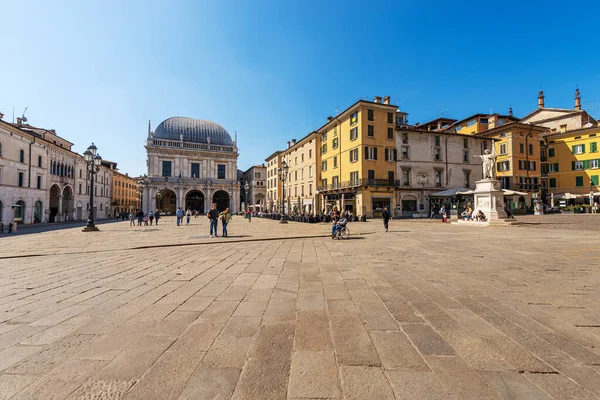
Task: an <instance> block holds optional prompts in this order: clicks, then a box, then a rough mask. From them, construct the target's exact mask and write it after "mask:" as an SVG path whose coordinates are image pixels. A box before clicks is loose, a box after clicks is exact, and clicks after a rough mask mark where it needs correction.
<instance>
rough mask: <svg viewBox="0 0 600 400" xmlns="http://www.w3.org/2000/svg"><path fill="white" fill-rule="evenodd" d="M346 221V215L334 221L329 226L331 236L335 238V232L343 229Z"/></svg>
mask: <svg viewBox="0 0 600 400" xmlns="http://www.w3.org/2000/svg"><path fill="white" fill-rule="evenodd" d="M347 223H348V220H347V219H346V217H342V218H340V219H339V220H338V221H337V223H335V224H334V225H333V226H332V227H331V238H332V239H335V236H336V235H337V233H338V232H339V231H341V230H342V229H344V227H345V226H346V224H347Z"/></svg>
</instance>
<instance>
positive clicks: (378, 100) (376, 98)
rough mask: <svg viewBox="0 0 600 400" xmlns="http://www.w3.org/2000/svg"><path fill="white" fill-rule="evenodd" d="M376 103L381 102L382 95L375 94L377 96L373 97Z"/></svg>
mask: <svg viewBox="0 0 600 400" xmlns="http://www.w3.org/2000/svg"><path fill="white" fill-rule="evenodd" d="M373 102H374V103H381V96H375V98H374V99H373Z"/></svg>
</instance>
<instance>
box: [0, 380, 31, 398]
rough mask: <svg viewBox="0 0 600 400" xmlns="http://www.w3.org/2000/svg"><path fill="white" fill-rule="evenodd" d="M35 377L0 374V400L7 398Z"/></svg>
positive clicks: (27, 384)
mask: <svg viewBox="0 0 600 400" xmlns="http://www.w3.org/2000/svg"><path fill="white" fill-rule="evenodd" d="M36 379H38V377H37V376H35V375H9V374H4V375H0V400H8V399H10V398H11V397H13V396H14V395H15V394H17V393H19V392H20V391H22V390H23V389H25V388H26V387H27V386H29V385H31V384H32V383H33V382H34V381H35V380H36Z"/></svg>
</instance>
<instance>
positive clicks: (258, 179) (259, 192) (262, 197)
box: [242, 164, 267, 212]
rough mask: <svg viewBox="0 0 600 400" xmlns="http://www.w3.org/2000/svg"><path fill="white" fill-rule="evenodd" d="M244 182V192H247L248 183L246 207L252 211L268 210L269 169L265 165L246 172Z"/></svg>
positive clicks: (251, 168) (256, 166)
mask: <svg viewBox="0 0 600 400" xmlns="http://www.w3.org/2000/svg"><path fill="white" fill-rule="evenodd" d="M243 179H244V181H243V183H242V190H244V192H245V190H246V189H245V185H246V183H248V196H247V197H245V196H244V198H245V203H246V207H249V208H250V210H251V211H256V212H258V211H263V212H264V211H266V210H267V204H266V203H267V202H266V199H267V167H265V165H264V164H263V165H255V166H253V167H250V168H249V169H248V170H247V171H246V172H244V177H243Z"/></svg>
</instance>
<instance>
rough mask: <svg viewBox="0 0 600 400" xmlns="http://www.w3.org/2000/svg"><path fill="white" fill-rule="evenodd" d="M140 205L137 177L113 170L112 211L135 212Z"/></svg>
mask: <svg viewBox="0 0 600 400" xmlns="http://www.w3.org/2000/svg"><path fill="white" fill-rule="evenodd" d="M139 207H140V188H139V184H138V180H137V178H132V177H130V176H129V175H128V174H122V173H120V172H119V171H118V170H116V169H115V170H113V192H112V209H113V215H114V213H115V212H116V213H121V212H123V211H125V212H126V213H130V212H135V210H136V208H139Z"/></svg>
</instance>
